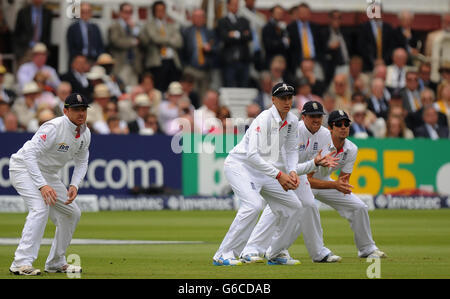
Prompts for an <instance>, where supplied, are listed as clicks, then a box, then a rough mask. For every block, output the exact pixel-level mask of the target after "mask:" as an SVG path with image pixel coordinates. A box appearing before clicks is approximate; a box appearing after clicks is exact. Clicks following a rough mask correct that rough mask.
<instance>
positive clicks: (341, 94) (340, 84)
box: [329, 73, 352, 111]
mask: <svg viewBox="0 0 450 299" xmlns="http://www.w3.org/2000/svg"><path fill="white" fill-rule="evenodd" d="M329 94H330V95H331V96H332V97H334V98H335V99H336V109H339V110H344V111H350V107H351V95H352V93H351V91H350V87H349V84H348V80H347V75H345V74H342V73H341V74H337V75H335V76H334V78H333V83H332V85H331V86H330V90H329Z"/></svg>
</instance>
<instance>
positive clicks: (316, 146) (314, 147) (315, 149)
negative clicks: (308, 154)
mask: <svg viewBox="0 0 450 299" xmlns="http://www.w3.org/2000/svg"><path fill="white" fill-rule="evenodd" d="M318 148H319V143H318V142H314V145H313V150H314V151H317V149H318Z"/></svg>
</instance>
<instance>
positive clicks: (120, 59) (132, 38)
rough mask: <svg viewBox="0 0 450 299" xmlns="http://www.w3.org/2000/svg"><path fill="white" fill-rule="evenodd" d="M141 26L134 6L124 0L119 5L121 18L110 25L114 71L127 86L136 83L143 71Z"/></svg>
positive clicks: (110, 44) (110, 47)
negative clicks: (136, 20) (139, 37)
mask: <svg viewBox="0 0 450 299" xmlns="http://www.w3.org/2000/svg"><path fill="white" fill-rule="evenodd" d="M139 31H140V28H139V26H137V25H136V24H135V22H134V20H133V6H132V5H131V4H130V3H128V2H123V3H121V4H120V7H119V19H118V20H117V21H114V22H113V24H112V25H111V26H110V27H109V29H108V33H109V50H110V53H111V56H112V57H113V58H114V61H115V64H114V71H113V72H114V73H115V74H117V76H118V77H119V78H120V79H121V80H122V81H123V82H124V84H125V85H126V86H129V85H131V86H132V85H136V84H137V81H138V76H139V74H140V73H141V71H142V62H141V53H140V51H139V46H140V45H139V39H138V35H139Z"/></svg>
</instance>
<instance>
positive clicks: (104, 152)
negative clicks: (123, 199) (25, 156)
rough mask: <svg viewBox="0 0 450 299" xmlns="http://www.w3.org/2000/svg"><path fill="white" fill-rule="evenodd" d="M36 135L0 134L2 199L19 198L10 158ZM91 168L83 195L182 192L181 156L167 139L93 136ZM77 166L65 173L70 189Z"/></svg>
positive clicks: (69, 166)
mask: <svg viewBox="0 0 450 299" xmlns="http://www.w3.org/2000/svg"><path fill="white" fill-rule="evenodd" d="M32 136H33V135H32V134H27V133H2V134H0V195H14V194H17V193H16V191H15V190H14V188H13V187H12V186H11V183H10V181H9V171H8V169H9V168H8V166H9V158H10V156H11V155H12V154H14V153H15V152H17V151H18V150H19V149H20V148H21V147H22V146H23V144H24V143H25V142H26V141H27V140H29V139H31V137H32ZM89 154H90V155H89V167H88V171H87V173H86V177H85V178H84V181H83V183H82V184H81V186H80V190H79V193H80V194H97V195H102V194H115V195H127V194H130V190H132V189H133V188H135V187H140V188H143V189H146V188H149V187H167V188H170V189H172V190H181V154H175V153H174V152H173V151H172V148H171V137H170V136H164V135H155V136H141V135H137V134H136V135H135V134H130V135H94V134H93V135H92V140H91V145H90V147H89ZM73 166H74V164H73V163H68V164H67V165H66V167H65V168H63V169H62V171H61V179H62V180H63V182H64V183H65V184H66V185H68V184H69V182H70V178H71V175H72V172H73Z"/></svg>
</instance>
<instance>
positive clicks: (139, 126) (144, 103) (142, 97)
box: [128, 93, 152, 134]
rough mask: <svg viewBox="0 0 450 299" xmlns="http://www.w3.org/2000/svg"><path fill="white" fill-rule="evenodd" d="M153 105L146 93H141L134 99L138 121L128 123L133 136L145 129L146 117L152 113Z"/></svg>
mask: <svg viewBox="0 0 450 299" xmlns="http://www.w3.org/2000/svg"><path fill="white" fill-rule="evenodd" d="M151 106H152V103H151V101H150V98H149V97H148V95H147V94H146V93H141V94H138V95H137V96H136V98H135V99H134V109H135V110H136V115H137V117H136V119H135V120H134V121H131V122H129V123H128V129H129V131H130V133H132V134H138V133H140V132H141V131H142V130H144V129H145V117H146V116H147V115H148V114H149V113H150V109H151Z"/></svg>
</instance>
